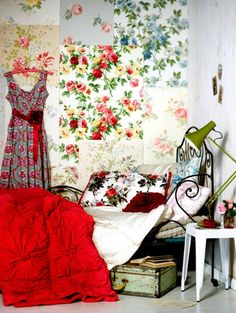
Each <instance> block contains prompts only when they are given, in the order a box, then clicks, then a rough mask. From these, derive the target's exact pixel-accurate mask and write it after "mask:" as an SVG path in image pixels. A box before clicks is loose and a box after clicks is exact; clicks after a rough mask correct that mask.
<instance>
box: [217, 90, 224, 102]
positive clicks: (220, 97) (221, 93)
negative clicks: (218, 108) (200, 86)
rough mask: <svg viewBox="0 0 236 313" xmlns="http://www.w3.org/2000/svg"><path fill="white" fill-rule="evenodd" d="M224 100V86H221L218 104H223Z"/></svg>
mask: <svg viewBox="0 0 236 313" xmlns="http://www.w3.org/2000/svg"><path fill="white" fill-rule="evenodd" d="M222 100H223V86H222V85H220V88H219V94H218V102H219V103H220V104H222Z"/></svg>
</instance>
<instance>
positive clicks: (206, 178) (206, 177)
mask: <svg viewBox="0 0 236 313" xmlns="http://www.w3.org/2000/svg"><path fill="white" fill-rule="evenodd" d="M196 130H198V128H197V127H195V126H192V127H190V128H189V129H188V130H187V131H186V133H185V134H188V133H191V132H193V131H196ZM195 157H200V158H201V163H200V164H201V165H200V173H199V174H200V175H199V181H198V183H199V184H200V185H202V186H206V187H208V188H210V189H211V195H213V194H214V161H213V153H212V152H211V151H210V150H209V149H208V147H207V145H206V143H205V142H204V143H203V145H202V147H201V149H200V151H198V150H196V149H194V148H193V147H192V146H190V144H189V143H188V141H187V140H186V139H185V137H184V138H183V140H182V142H181V144H180V145H179V146H178V147H177V149H176V161H177V162H182V161H186V160H191V159H192V158H195Z"/></svg>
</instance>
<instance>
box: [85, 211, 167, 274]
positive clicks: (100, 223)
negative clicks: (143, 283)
mask: <svg viewBox="0 0 236 313" xmlns="http://www.w3.org/2000/svg"><path fill="white" fill-rule="evenodd" d="M164 209H165V206H164V205H161V206H159V207H158V208H157V209H154V210H152V211H151V212H150V213H125V212H122V211H121V212H120V211H117V209H116V208H113V207H105V206H100V207H87V208H85V210H86V212H87V213H88V214H90V215H92V216H93V218H94V221H95V227H94V233H93V241H94V243H95V245H96V247H97V249H98V251H99V253H100V255H101V257H102V258H103V259H104V260H105V262H106V263H107V267H108V269H109V270H110V269H112V268H113V267H114V266H116V265H120V264H123V263H125V262H127V261H128V260H129V259H130V258H131V256H132V255H133V254H134V253H135V251H136V250H137V249H138V248H139V246H140V244H141V242H142V240H143V239H144V237H145V236H146V235H147V233H148V232H149V231H150V230H151V228H152V227H153V226H154V225H155V224H156V223H157V221H158V220H160V217H161V215H162V213H163V211H164ZM160 221H161V220H160Z"/></svg>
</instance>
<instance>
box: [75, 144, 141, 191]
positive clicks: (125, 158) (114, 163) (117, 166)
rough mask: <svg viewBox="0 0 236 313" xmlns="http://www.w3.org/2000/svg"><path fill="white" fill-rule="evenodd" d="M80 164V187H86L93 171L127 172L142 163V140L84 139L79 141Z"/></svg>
mask: <svg viewBox="0 0 236 313" xmlns="http://www.w3.org/2000/svg"><path fill="white" fill-rule="evenodd" d="M79 154H80V162H79V164H78V171H79V180H78V184H79V187H80V189H84V188H85V186H86V185H87V183H88V180H89V177H90V176H91V174H92V173H94V172H97V171H100V170H106V171H120V172H127V171H129V170H131V169H133V168H135V167H137V166H138V165H140V164H142V158H143V141H142V140H139V139H137V140H132V141H127V140H125V139H123V140H115V139H114V140H105V141H104V140H101V141H95V140H83V141H81V142H80V143H79Z"/></svg>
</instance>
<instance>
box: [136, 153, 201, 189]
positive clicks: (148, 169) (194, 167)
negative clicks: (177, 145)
mask: <svg viewBox="0 0 236 313" xmlns="http://www.w3.org/2000/svg"><path fill="white" fill-rule="evenodd" d="M200 165H201V158H198V157H196V158H192V159H191V160H186V161H183V162H175V163H164V164H142V165H140V166H139V167H138V172H139V173H142V174H146V175H147V174H153V175H160V174H162V175H163V174H164V173H167V172H169V171H170V172H172V179H171V186H172V187H174V186H176V184H178V183H179V182H180V181H181V180H182V179H184V178H185V177H187V176H191V175H198V174H199V171H200Z"/></svg>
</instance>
